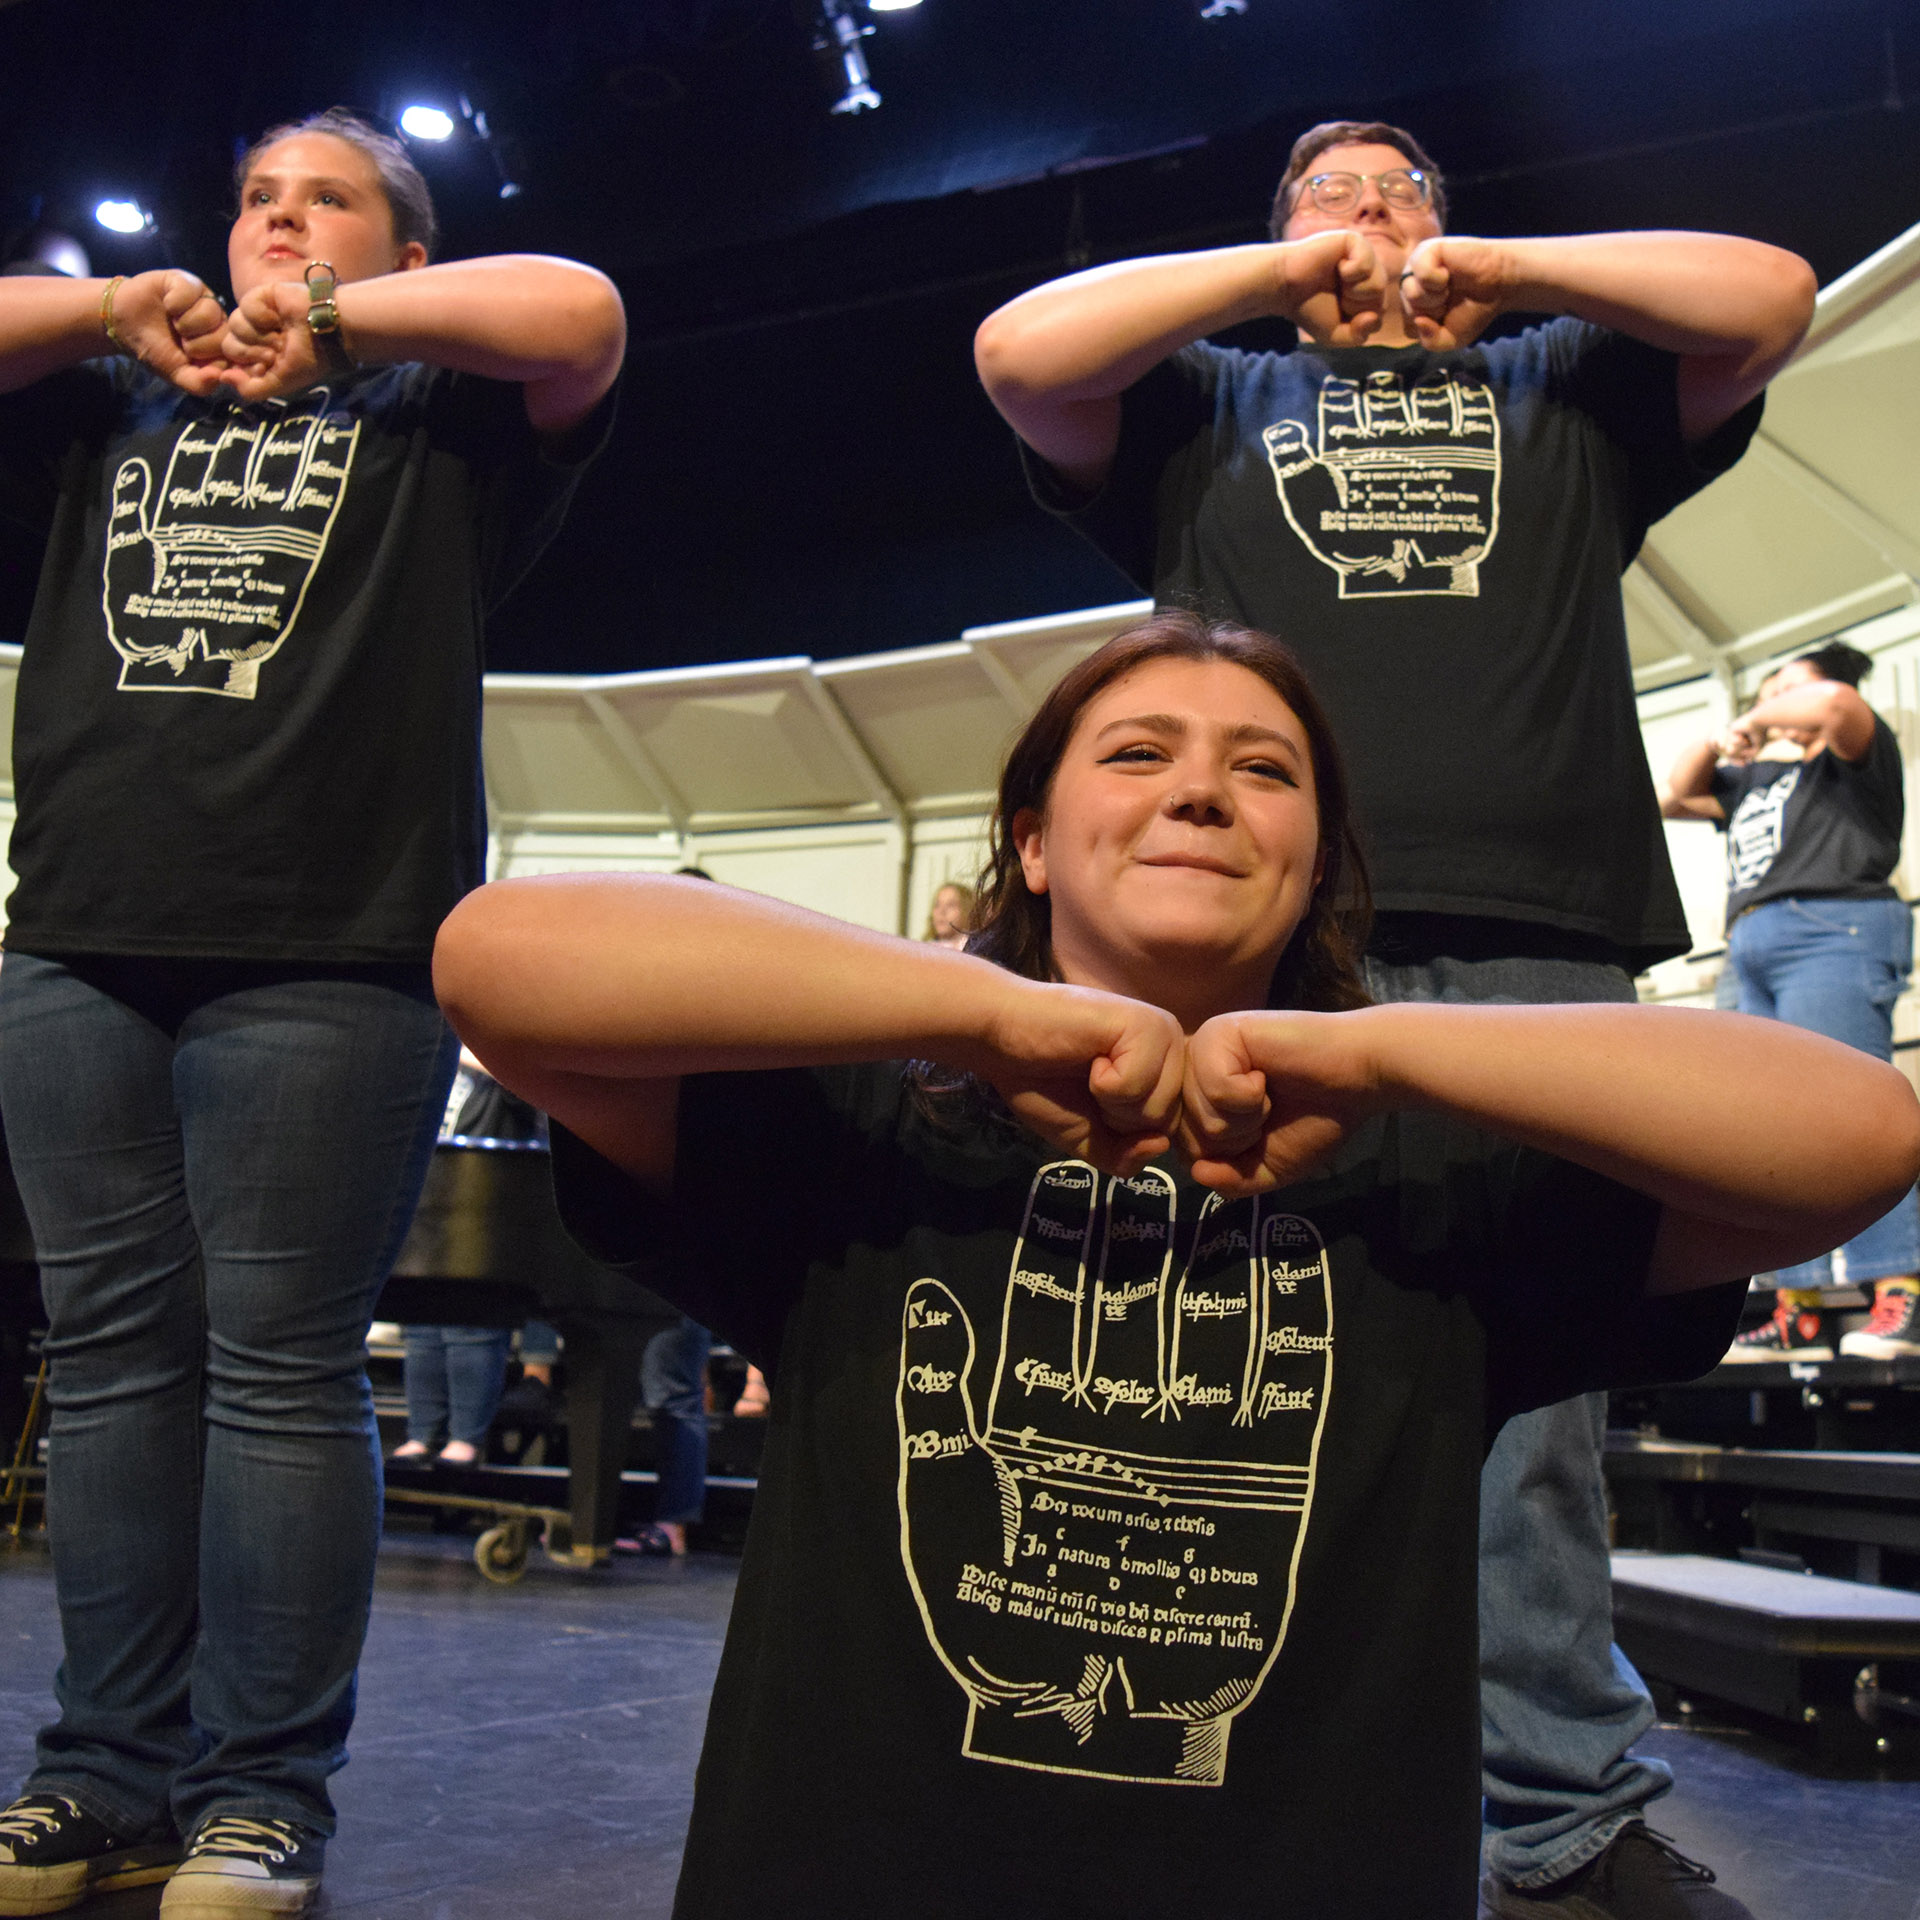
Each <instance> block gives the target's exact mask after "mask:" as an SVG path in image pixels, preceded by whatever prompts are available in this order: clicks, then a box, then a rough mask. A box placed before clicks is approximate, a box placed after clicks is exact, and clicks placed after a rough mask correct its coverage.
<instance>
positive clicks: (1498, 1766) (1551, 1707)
mask: <svg viewBox="0 0 1920 1920" xmlns="http://www.w3.org/2000/svg"><path fill="white" fill-rule="evenodd" d="M1367 985H1368V987H1369V989H1370V990H1371V991H1372V993H1373V995H1374V997H1375V999H1377V1000H1451V1001H1504V1002H1508V1003H1518V1004H1522V1005H1541V1004H1556V1003H1560V1002H1566V1001H1576V1000H1614V1001H1631V1000H1632V999H1633V998H1634V992H1633V982H1632V981H1631V980H1629V979H1628V978H1627V976H1626V974H1625V973H1623V972H1622V971H1621V970H1620V969H1619V968H1618V967H1609V966H1603V965H1601V964H1599V963H1597V962H1591V961H1580V960H1519V959H1508V960H1449V959H1439V960H1434V961H1431V962H1428V963H1426V964H1423V965H1417V966H1383V965H1381V964H1379V963H1378V962H1375V961H1372V960H1369V961H1368V962H1367ZM1540 1279H1541V1284H1542V1285H1543V1286H1550V1285H1552V1282H1553V1276H1552V1275H1551V1274H1542V1275H1541V1276H1540ZM1605 1431H1606V1396H1605V1395H1604V1394H1597V1393H1596V1394H1586V1395H1583V1396H1582V1397H1581V1398H1579V1399H1577V1400H1568V1401H1563V1402H1562V1403H1561V1404H1560V1405H1559V1406H1555V1407H1542V1408H1540V1409H1539V1410H1538V1411H1537V1412H1534V1413H1526V1414H1521V1415H1520V1416H1518V1418H1516V1419H1513V1420H1509V1421H1508V1422H1507V1424H1506V1425H1505V1426H1504V1427H1503V1428H1502V1429H1501V1430H1500V1436H1499V1438H1498V1439H1497V1440H1496V1441H1495V1442H1494V1445H1493V1450H1492V1451H1491V1452H1490V1453H1489V1454H1488V1456H1487V1461H1486V1465H1485V1466H1484V1468H1482V1470H1481V1474H1480V1737H1481V1789H1482V1792H1483V1793H1484V1795H1485V1814H1486V1823H1487V1840H1486V1857H1487V1865H1488V1867H1489V1869H1490V1870H1491V1871H1492V1872H1493V1873H1495V1874H1496V1875H1498V1877H1499V1878H1500V1879H1502V1880H1504V1881H1506V1882H1507V1884H1508V1885H1509V1886H1516V1887H1544V1886H1550V1885H1551V1884H1552V1883H1553V1882H1554V1881H1556V1880H1559V1879H1563V1878H1564V1877H1565V1876H1566V1875H1568V1874H1570V1873H1573V1872H1576V1871H1577V1870H1578V1869H1579V1868H1581V1867H1582V1866H1584V1865H1585V1864H1586V1863H1587V1862H1588V1861H1589V1860H1591V1859H1593V1858H1594V1856H1595V1855H1596V1854H1598V1853H1600V1852H1602V1851H1603V1850H1604V1849H1605V1848H1606V1847H1607V1846H1608V1844H1609V1843H1610V1842H1611V1841H1612V1840H1613V1839H1614V1837H1615V1836H1616V1835H1617V1834H1618V1833H1619V1831H1620V1829H1621V1828H1622V1827H1623V1826H1624V1825H1625V1824H1626V1823H1627V1822H1628V1821H1629V1820H1630V1819H1633V1818H1634V1817H1635V1816H1636V1815H1638V1814H1639V1813H1640V1812H1641V1811H1642V1809H1643V1808H1644V1807H1645V1806H1646V1803H1647V1802H1648V1801H1649V1800H1651V1799H1652V1798H1653V1797H1654V1796H1655V1795H1656V1794H1660V1793H1664V1792H1666V1790H1667V1789H1668V1788H1669V1787H1670V1786H1671V1785H1672V1784H1673V1774H1672V1772H1671V1770H1670V1769H1669V1768H1667V1767H1666V1766H1665V1765H1664V1764H1663V1763H1662V1762H1660V1761H1658V1760H1647V1759H1642V1758H1640V1757H1639V1756H1638V1755H1636V1754H1633V1753H1631V1752H1629V1751H1628V1749H1629V1748H1631V1746H1632V1745H1633V1743H1634V1741H1635V1740H1637V1739H1638V1738H1639V1737H1640V1735H1641V1734H1643V1733H1644V1732H1645V1731H1646V1730H1647V1728H1648V1727H1650V1726H1651V1725H1652V1724H1653V1720H1654V1710H1653V1702H1652V1700H1651V1699H1649V1698H1648V1695H1647V1690H1646V1688H1645V1686H1644V1685H1643V1684H1642V1683H1641V1680H1640V1676H1639V1675H1638V1674H1637V1673H1635V1672H1634V1670H1633V1668H1632V1666H1631V1665H1630V1664H1629V1662H1628V1661H1627V1659H1626V1657H1625V1656H1624V1655H1623V1654H1622V1653H1621V1652H1620V1650H1619V1648H1617V1647H1616V1646H1615V1645H1614V1644H1613V1575H1612V1569H1611V1565H1610V1563H1609V1560H1608V1553H1607V1507H1606V1490H1605V1484H1604V1481H1603V1478H1602V1473H1601V1446H1602V1441H1603V1439H1604V1437H1605Z"/></svg>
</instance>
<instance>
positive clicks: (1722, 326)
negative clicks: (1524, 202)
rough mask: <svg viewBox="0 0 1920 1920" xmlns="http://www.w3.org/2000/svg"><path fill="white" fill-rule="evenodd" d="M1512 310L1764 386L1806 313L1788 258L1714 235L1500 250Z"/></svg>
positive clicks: (1516, 245) (1577, 238) (1579, 239)
mask: <svg viewBox="0 0 1920 1920" xmlns="http://www.w3.org/2000/svg"><path fill="white" fill-rule="evenodd" d="M1500 244H1501V246H1502V247H1503V248H1504V250H1505V251H1506V253H1507V256H1508V261H1509V271H1510V275H1511V278H1510V284H1509V289H1508V293H1507V296H1506V298H1505V300H1504V301H1503V303H1502V304H1503V305H1505V306H1506V307H1508V308H1509V309H1511V310H1515V311H1521V312H1539V313H1570V314H1574V315H1576V316H1577V317H1578V318H1580V319H1582V320H1591V321H1593V322H1594V323H1595V324H1596V325H1598V326H1603V327H1612V328H1614V329H1616V330H1617V331H1619V332H1621V333H1625V334H1630V335H1631V336H1632V337H1633V338H1634V339H1636V340H1644V341H1645V342H1646V343H1647V344H1648V345H1649V346H1654V347H1662V348H1665V349H1666V350H1667V351H1668V352H1670V353H1677V354H1682V355H1700V356H1710V357H1713V358H1725V359H1728V360H1730V361H1731V362H1733V363H1734V364H1735V365H1736V366H1737V367H1738V368H1739V369H1740V370H1741V371H1743V372H1744V373H1746V374H1748V375H1750V376H1755V377H1761V378H1764V376H1765V375H1766V374H1769V373H1771V372H1773V371H1775V370H1776V369H1777V368H1778V367H1780V366H1782V365H1784V364H1785V362H1786V359H1787V356H1788V355H1789V354H1791V353H1792V351H1793V349H1794V347H1795V346H1796V345H1797V344H1798V342H1799V339H1800V336H1801V335H1802V334H1803V333H1804V332H1805V331H1806V327H1807V322H1808V320H1809V319H1810V318H1811V317H1812V313H1813V296H1814V292H1815V285H1814V279H1813V273H1812V270H1811V269H1810V268H1809V267H1808V266H1807V263H1806V262H1805V261H1804V260H1802V259H1801V258H1800V257H1799V256H1798V255H1797V254H1792V253H1787V252H1785V251H1783V250H1782V249H1781V248H1778V247H1770V246H1766V245H1764V244H1763V243H1761V242H1760V241H1757V240H1743V239H1738V238H1736V237H1734V236H1732V235H1728V234H1717V233H1664V232H1652V233H1598V234H1576V235H1571V236H1568V237H1565V238H1553V239H1540V240H1508V241H1503V242H1501V243H1500Z"/></svg>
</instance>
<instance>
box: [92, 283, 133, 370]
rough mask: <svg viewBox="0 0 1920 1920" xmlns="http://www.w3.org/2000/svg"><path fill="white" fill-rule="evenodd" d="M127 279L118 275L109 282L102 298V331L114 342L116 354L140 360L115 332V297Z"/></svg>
mask: <svg viewBox="0 0 1920 1920" xmlns="http://www.w3.org/2000/svg"><path fill="white" fill-rule="evenodd" d="M126 277H127V276H126V275H125V274H124V273H116V274H115V275H114V276H113V278H112V279H111V280H109V281H108V282H107V290H106V292H105V293H103V294H102V295H101V296H100V331H101V332H102V333H104V334H105V335H106V336H107V338H108V339H109V340H111V341H112V342H113V350H114V352H116V353H124V354H127V355H129V356H130V357H132V358H134V359H138V358H139V355H138V354H135V353H134V351H133V349H132V348H131V347H130V346H128V345H127V343H126V342H125V341H124V340H122V339H121V338H120V336H119V335H118V334H117V333H115V332H114V330H113V296H114V295H115V294H116V293H118V292H119V291H120V283H121V282H122V281H123V280H124V279H126Z"/></svg>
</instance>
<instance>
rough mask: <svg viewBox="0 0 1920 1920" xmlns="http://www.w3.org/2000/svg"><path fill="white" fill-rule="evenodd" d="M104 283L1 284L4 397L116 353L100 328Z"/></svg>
mask: <svg viewBox="0 0 1920 1920" xmlns="http://www.w3.org/2000/svg"><path fill="white" fill-rule="evenodd" d="M106 289H107V282H106V281H104V280H67V279H63V278H61V277H60V276H58V275H48V276H46V277H45V278H42V277H40V276H38V275H31V276H29V275H20V276H17V277H10V278H8V279H5V280H0V393H13V392H15V391H17V390H18V389H19V388H21V387H27V386H31V385H32V384H33V383H34V381H36V380H44V379H45V378H46V377H47V375H48V374H50V373H58V372H60V371H61V369H62V368H65V367H76V366H78V365H79V364H80V363H81V362H82V361H83V360H94V359H98V358H99V357H100V356H102V355H104V354H109V353H111V352H113V344H112V342H111V341H109V340H108V338H107V336H106V334H105V332H104V331H103V330H102V328H101V325H100V299H101V296H102V295H103V294H104V293H105V292H106Z"/></svg>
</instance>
